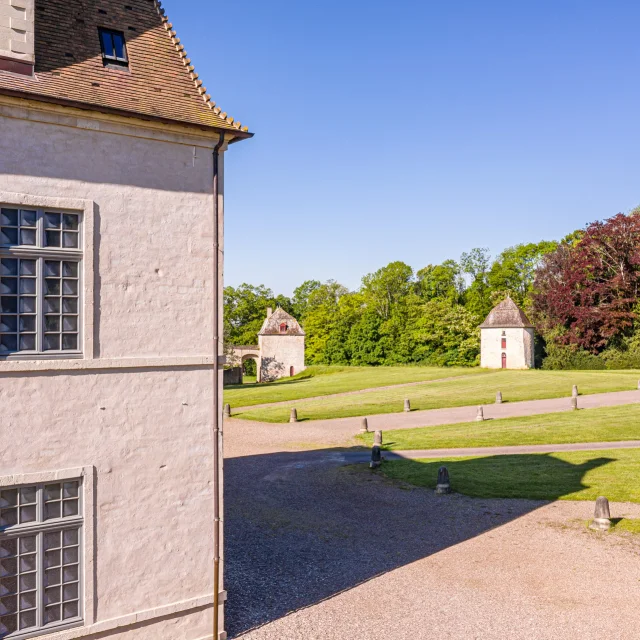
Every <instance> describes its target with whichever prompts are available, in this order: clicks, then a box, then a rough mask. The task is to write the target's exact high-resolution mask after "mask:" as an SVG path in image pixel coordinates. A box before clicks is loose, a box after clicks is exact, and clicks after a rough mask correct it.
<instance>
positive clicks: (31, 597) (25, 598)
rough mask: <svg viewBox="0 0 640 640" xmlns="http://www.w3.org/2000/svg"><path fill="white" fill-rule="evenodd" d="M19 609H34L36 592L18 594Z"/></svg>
mask: <svg viewBox="0 0 640 640" xmlns="http://www.w3.org/2000/svg"><path fill="white" fill-rule="evenodd" d="M19 605H20V611H25V610H28V609H35V607H36V592H35V591H30V592H28V593H21V594H20V602H19Z"/></svg>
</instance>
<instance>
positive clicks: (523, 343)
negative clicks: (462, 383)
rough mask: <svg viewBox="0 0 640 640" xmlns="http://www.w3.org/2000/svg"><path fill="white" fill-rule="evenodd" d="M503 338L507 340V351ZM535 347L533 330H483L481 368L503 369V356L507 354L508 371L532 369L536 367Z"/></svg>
mask: <svg viewBox="0 0 640 640" xmlns="http://www.w3.org/2000/svg"><path fill="white" fill-rule="evenodd" d="M503 332H504V334H505V335H504V336H503V335H502V334H503ZM502 338H505V339H506V343H507V348H506V349H502ZM533 347H534V342H533V329H517V328H512V329H500V328H491V329H481V330H480V366H481V367H486V368H487V369H501V368H502V354H503V353H506V355H507V369H531V368H533V366H534V359H533Z"/></svg>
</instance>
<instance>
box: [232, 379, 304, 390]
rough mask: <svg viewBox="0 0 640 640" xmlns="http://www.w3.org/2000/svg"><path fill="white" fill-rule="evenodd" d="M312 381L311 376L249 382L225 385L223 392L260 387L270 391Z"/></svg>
mask: <svg viewBox="0 0 640 640" xmlns="http://www.w3.org/2000/svg"><path fill="white" fill-rule="evenodd" d="M311 380H313V376H307V377H306V378H287V379H285V380H283V379H282V378H280V380H278V381H277V382H276V381H274V382H251V383H249V384H226V385H225V386H224V388H225V391H239V390H242V389H251V390H252V391H255V390H256V389H260V388H262V387H270V388H271V389H274V388H275V389H277V388H278V387H284V386H285V385H290V384H298V383H300V382H310V381H311Z"/></svg>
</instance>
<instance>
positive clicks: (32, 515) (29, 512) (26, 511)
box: [20, 505, 36, 524]
mask: <svg viewBox="0 0 640 640" xmlns="http://www.w3.org/2000/svg"><path fill="white" fill-rule="evenodd" d="M35 520H36V506H35V505H31V506H29V507H21V508H20V524H25V523H26V522H35Z"/></svg>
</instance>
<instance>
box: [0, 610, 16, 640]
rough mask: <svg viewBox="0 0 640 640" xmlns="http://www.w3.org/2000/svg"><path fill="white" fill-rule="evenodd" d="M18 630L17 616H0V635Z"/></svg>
mask: <svg viewBox="0 0 640 640" xmlns="http://www.w3.org/2000/svg"><path fill="white" fill-rule="evenodd" d="M17 630H18V616H16V615H13V616H1V617H0V637H3V636H4V635H7V634H9V633H13V632H14V631H17Z"/></svg>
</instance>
